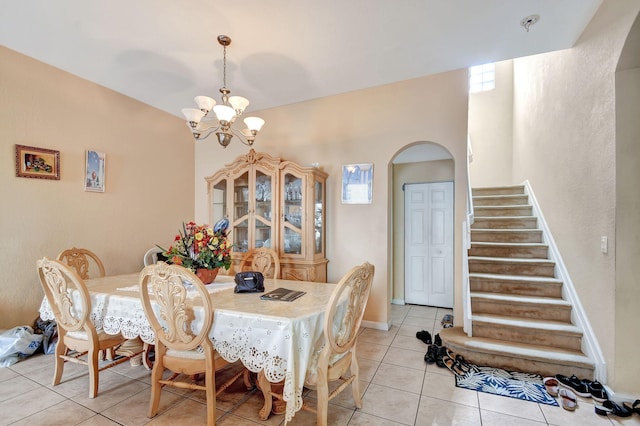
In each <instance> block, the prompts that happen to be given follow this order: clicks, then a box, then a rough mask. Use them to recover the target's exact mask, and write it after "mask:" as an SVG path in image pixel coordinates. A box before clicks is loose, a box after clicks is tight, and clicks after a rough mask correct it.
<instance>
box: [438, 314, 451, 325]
mask: <svg viewBox="0 0 640 426" xmlns="http://www.w3.org/2000/svg"><path fill="white" fill-rule="evenodd" d="M440 325H442V328H450V327H453V315H451V314H447V315H445V316H443V317H442V321H440Z"/></svg>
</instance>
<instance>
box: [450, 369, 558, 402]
mask: <svg viewBox="0 0 640 426" xmlns="http://www.w3.org/2000/svg"><path fill="white" fill-rule="evenodd" d="M478 370H479V371H473V370H471V371H469V372H468V373H467V374H465V375H464V376H456V386H457V387H459V388H464V389H470V390H475V391H479V392H486V393H491V394H494V395H502V396H508V397H510V398H517V399H522V400H524V401H532V402H538V403H540V404H547V405H554V406H556V407H557V406H558V401H556V400H555V398H553V397H552V396H551V395H549V394H548V393H547V391H546V390H545V388H544V385H543V384H542V377H541V376H539V375H537V374H529V373H519V372H512V371H507V370H503V369H501V368H494V367H478Z"/></svg>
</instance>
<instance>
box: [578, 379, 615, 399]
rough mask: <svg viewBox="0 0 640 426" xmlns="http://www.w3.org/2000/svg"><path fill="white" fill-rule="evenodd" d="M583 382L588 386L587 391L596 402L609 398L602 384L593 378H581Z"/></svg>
mask: <svg viewBox="0 0 640 426" xmlns="http://www.w3.org/2000/svg"><path fill="white" fill-rule="evenodd" d="M582 382H583V383H584V384H586V385H587V387H588V388H589V393H590V394H591V398H593V399H594V400H595V401H596V402H605V401H606V400H608V399H609V395H607V390H606V389H605V388H604V386H602V384H601V383H600V382H599V381H597V380H595V381H593V382H592V381H590V380H583V381H582Z"/></svg>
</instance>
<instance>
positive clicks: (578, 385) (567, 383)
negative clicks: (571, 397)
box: [556, 374, 591, 398]
mask: <svg viewBox="0 0 640 426" xmlns="http://www.w3.org/2000/svg"><path fill="white" fill-rule="evenodd" d="M556 380H557V381H558V383H559V384H560V386H563V387H565V388H567V389H571V390H573V391H574V392H575V393H577V394H578V395H579V396H581V397H583V398H590V397H591V392H589V386H587V385H586V384H585V383H584V382H583V381H582V380H580V379H579V378H577V377H576V375H575V374H574V375H572V376H571V377H567V376H563V375H562V374H556Z"/></svg>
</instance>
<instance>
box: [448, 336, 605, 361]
mask: <svg viewBox="0 0 640 426" xmlns="http://www.w3.org/2000/svg"><path fill="white" fill-rule="evenodd" d="M440 337H441V338H442V340H443V344H444V345H445V346H447V345H449V344H451V346H453V347H455V346H458V347H463V348H464V349H468V350H470V351H474V352H484V353H494V354H499V355H501V356H508V357H512V358H520V359H534V360H538V361H548V362H553V363H558V364H561V363H567V364H572V365H578V366H581V367H584V368H590V369H593V368H594V364H593V362H591V360H590V359H589V358H588V357H587V356H585V355H584V354H583V353H582V352H580V351H572V350H570V349H562V348H553V347H547V346H545V347H541V346H538V345H530V344H527V343H515V342H510V341H505V340H498V339H491V338H488V337H469V336H467V335H466V334H465V333H464V331H463V330H462V327H453V328H446V329H443V330H442V331H441V332H440Z"/></svg>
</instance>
